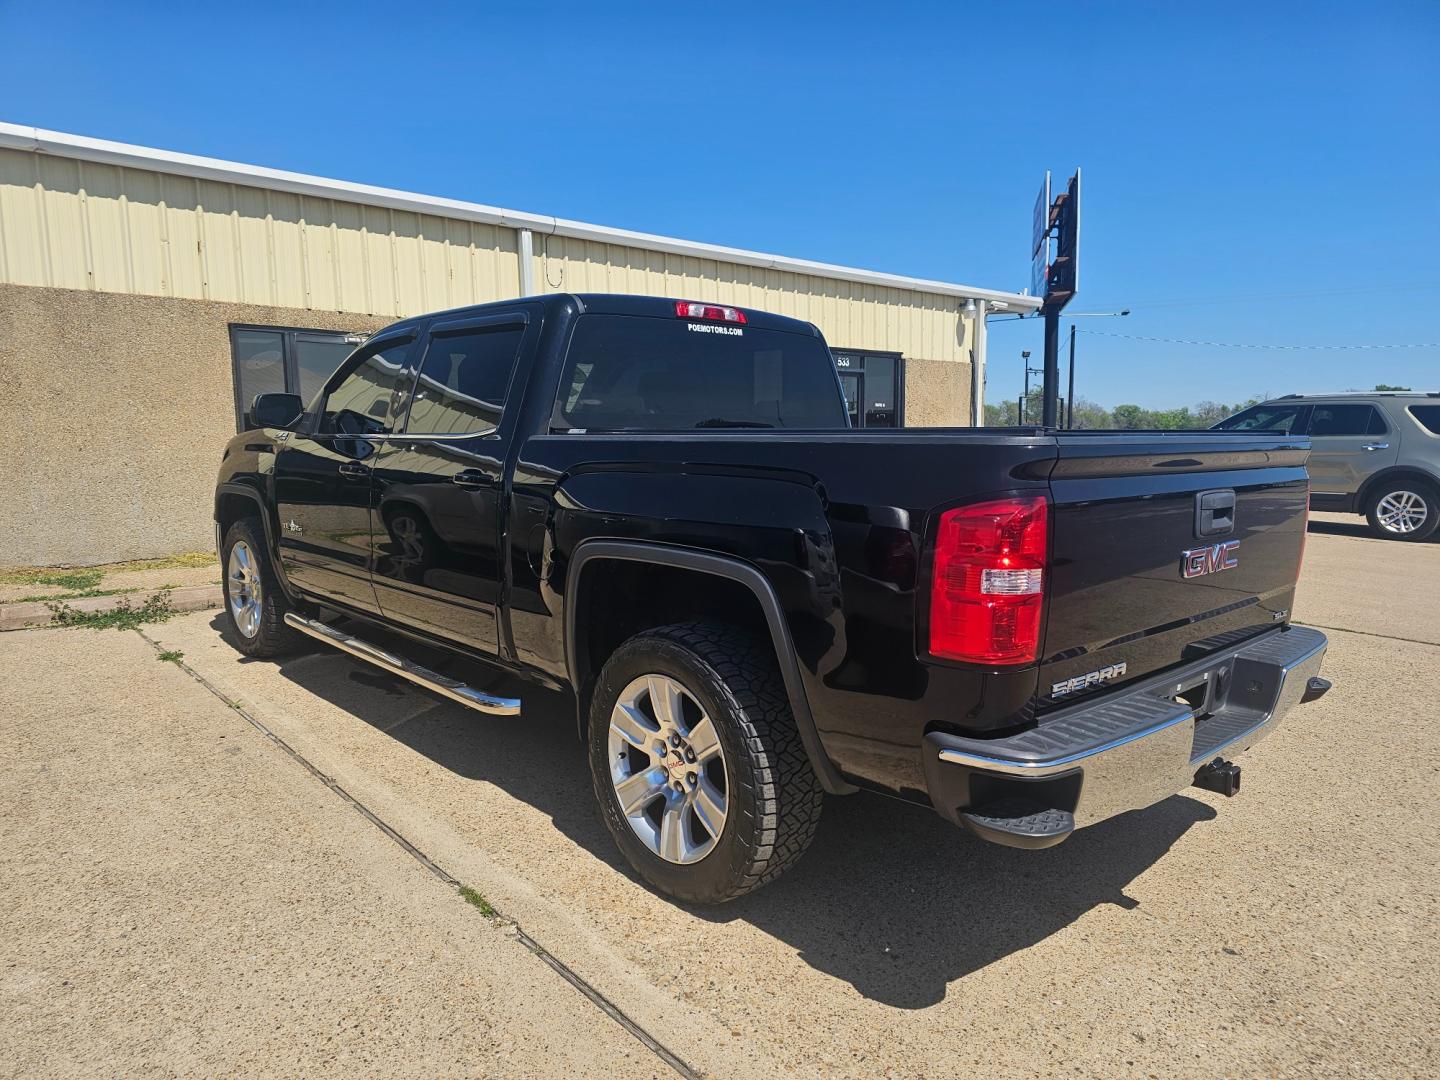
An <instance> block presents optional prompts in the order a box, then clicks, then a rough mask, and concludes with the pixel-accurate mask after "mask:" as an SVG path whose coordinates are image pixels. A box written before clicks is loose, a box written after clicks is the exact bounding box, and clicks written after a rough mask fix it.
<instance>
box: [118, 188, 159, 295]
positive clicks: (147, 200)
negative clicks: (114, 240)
mask: <svg viewBox="0 0 1440 1080" xmlns="http://www.w3.org/2000/svg"><path fill="white" fill-rule="evenodd" d="M121 183H122V184H123V185H124V196H125V231H126V233H127V234H128V236H129V238H130V276H131V279H132V280H133V281H134V282H135V291H136V292H138V293H144V294H146V295H150V296H168V295H169V293H170V273H169V267H168V266H167V264H166V259H165V245H164V243H163V237H164V232H165V224H164V215H163V214H162V213H161V212H160V193H161V184H160V174H159V173H147V172H141V171H140V170H138V169H126V170H125V171H124V173H123V174H122V176H121Z"/></svg>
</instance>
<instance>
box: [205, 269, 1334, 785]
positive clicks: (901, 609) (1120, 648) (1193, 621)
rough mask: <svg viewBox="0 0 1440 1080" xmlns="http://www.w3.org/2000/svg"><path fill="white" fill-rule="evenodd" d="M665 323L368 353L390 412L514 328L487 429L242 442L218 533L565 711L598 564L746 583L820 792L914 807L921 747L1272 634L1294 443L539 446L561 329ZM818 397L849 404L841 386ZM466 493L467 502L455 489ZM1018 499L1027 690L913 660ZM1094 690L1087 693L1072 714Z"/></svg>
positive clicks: (768, 434)
mask: <svg viewBox="0 0 1440 1080" xmlns="http://www.w3.org/2000/svg"><path fill="white" fill-rule="evenodd" d="M673 303H674V302H673V301H665V300H656V299H650V298H642V297H608V296H570V295H558V296H550V297H545V298H541V299H527V300H523V301H516V302H513V303H502V304H493V305H485V306H482V307H479V308H473V309H466V310H465V311H462V312H447V313H442V314H439V315H433V316H428V317H426V318H422V319H417V320H408V321H407V322H405V323H402V324H397V326H396V327H393V328H390V329H387V330H386V331H382V335H380V336H384V337H391V336H398V337H401V338H403V337H405V336H406V335H411V336H413V339H414V343H413V345H412V346H411V347H409V351H408V352H406V353H405V354H404V355H405V357H406V359H405V363H406V365H407V370H406V371H405V372H404V373H402V374H403V378H402V379H401V380H400V381H401V383H402V384H405V383H406V380H410V381H411V382H413V380H414V378H415V375H414V371H413V368H414V365H415V364H416V363H417V357H418V356H419V355H420V353H421V351H422V350H421V343H423V342H424V340H425V339H426V337H427V334H429V333H430V331H431V328H432V326H433V325H435V324H437V323H440V322H454V321H457V320H464V319H475V318H480V319H483V318H487V317H494V316H506V317H510V316H514V315H515V314H516V313H521V314H523V315H524V318H525V327H526V329H525V332H524V339H523V346H522V348H521V351H520V353H519V356H518V359H517V362H516V365H515V373H514V376H513V379H512V382H511V386H510V391H509V395H508V399H507V401H506V404H505V409H504V411H503V414H502V415H501V417H500V420H499V423H498V426H497V427H496V429H495V430H494V431H492V432H489V433H487V434H484V435H476V436H469V437H458V438H441V437H433V436H432V437H421V438H410V437H407V436H406V435H404V434H403V433H400V434H393V433H392V434H382V435H379V436H375V437H368V438H359V437H353V436H352V437H348V438H343V439H341V438H333V437H330V438H325V437H320V436H319V435H318V434H317V433H316V427H315V425H316V423H317V421H316V418H315V417H314V416H307V417H306V418H305V419H303V420H302V421H301V422H300V423H299V424H298V425H297V426H296V429H295V430H294V431H278V430H273V429H267V430H264V431H250V432H245V433H242V434H241V435H239V436H237V437H236V438H235V439H234V440H233V441H232V442H231V443H230V445H229V447H228V448H227V451H226V454H225V458H224V462H223V465H222V469H221V474H220V486H219V488H218V489H217V506H216V516H217V520H218V521H220V522H222V523H223V522H224V521H226V520H227V515H228V516H229V517H230V518H233V516H234V513H235V510H234V507H235V506H237V505H239V504H238V503H236V502H231V501H229V500H241V501H243V502H244V503H245V504H246V505H248V506H250V507H251V508H252V510H253V507H254V505H256V504H258V505H259V506H260V507H261V508H262V509H263V511H264V520H265V525H266V532H267V536H268V537H269V538H270V540H271V542H272V544H273V545H274V552H273V554H274V555H275V558H276V560H277V563H278V565H279V567H280V568H281V570H282V572H283V576H284V580H285V587H286V590H287V592H288V593H290V594H291V595H293V596H295V597H296V598H297V599H300V598H303V599H308V600H311V601H318V602H323V603H325V604H326V605H328V606H335V607H338V608H341V609H343V610H346V611H348V612H350V613H352V614H355V615H359V616H362V617H368V618H372V619H377V620H380V621H383V622H384V623H386V624H387V625H391V626H394V627H396V628H397V629H400V630H402V631H404V632H407V633H411V634H414V635H417V636H419V637H421V638H423V639H425V640H427V641H433V642H437V643H442V644H445V645H447V646H449V647H451V648H454V649H456V650H458V651H460V652H462V653H464V654H466V655H469V656H473V657H479V658H482V659H485V660H488V661H491V662H493V663H497V664H500V665H501V666H503V667H506V668H508V669H510V670H512V671H515V672H518V673H521V674H524V675H526V676H528V677H531V678H535V679H538V680H540V681H542V682H544V683H546V684H549V685H556V686H562V687H569V688H571V689H573V690H574V691H575V693H576V695H577V697H578V698H580V699H581V701H582V704H583V698H584V694H585V692H586V690H587V680H588V679H589V678H591V677H593V675H594V672H593V671H591V670H587V666H586V664H587V661H586V660H585V655H586V650H585V649H584V647H583V642H581V641H578V640H577V639H580V638H583V637H584V636H585V635H586V634H590V633H594V632H596V628H597V627H600V626H603V625H604V623H605V622H606V620H608V619H611V618H613V617H614V616H615V613H614V612H613V611H607V610H590V609H587V608H586V607H585V606H583V605H584V603H585V600H584V598H585V596H586V595H587V594H586V591H585V578H586V575H589V574H603V573H606V572H607V570H606V567H607V564H608V565H611V566H613V565H614V563H613V561H611V560H614V559H625V560H629V561H632V562H633V561H635V560H636V559H637V558H638V555H637V551H638V550H640V549H638V548H637V547H636V545H655V546H656V548H655V550H656V552H657V555H656V559H655V561H656V562H657V564H658V563H661V562H663V561H664V559H663V557H662V556H661V554H660V552H662V550H663V552H689V553H693V554H694V555H697V556H703V557H707V558H711V559H713V560H715V561H714V562H712V563H709V564H706V565H708V566H709V569H708V570H705V569H697V570H696V571H695V572H697V573H715V574H719V575H720V576H725V573H724V571H725V567H726V565H729V566H731V567H740V568H741V569H742V570H743V572H741V573H731V574H730V575H729V576H730V577H731V578H732V579H733V580H735V581H736V582H737V583H738V584H740V585H742V586H743V587H744V588H746V589H747V590H749V591H750V593H752V594H753V593H754V592H755V591H756V590H755V588H754V587H755V584H756V582H755V580H754V579H753V578H752V577H750V576H749V575H758V578H759V579H760V580H761V581H763V583H764V586H765V589H764V590H763V591H766V592H768V594H769V595H770V596H772V597H773V610H770V609H768V608H767V610H766V615H767V619H769V625H770V628H771V632H772V637H773V638H774V640H775V645H776V648H777V654H778V655H780V656H781V657H782V660H781V666H782V671H783V672H784V673H785V674H786V676H787V689H789V690H790V692H791V698H792V703H794V704H795V705H796V706H797V708H796V712H797V722H799V723H801V725H802V733H805V734H806V740H807V743H806V744H807V749H808V750H809V751H810V753H811V757H812V760H813V761H814V763H815V766H816V770H817V772H818V773H819V774H820V775H821V777H822V779H823V780H824V781H825V782H826V786H827V787H828V788H830V789H831V790H832V791H840V790H847V789H849V788H850V786H851V785H859V786H864V787H868V788H872V789H875V790H879V791H882V792H886V793H889V794H893V795H898V796H901V797H904V798H909V799H913V800H917V801H928V799H929V796H928V794H927V788H928V784H929V782H928V781H927V776H926V772H927V768H928V767H929V766H928V765H927V763H926V761H925V760H924V759H923V758H924V753H925V746H926V741H925V740H926V736H927V734H929V733H931V732H938V733H941V734H948V735H953V736H956V737H960V738H967V739H975V738H981V739H983V738H992V737H1005V736H1010V735H1013V734H1015V733H1017V732H1022V731H1024V730H1026V729H1027V728H1030V727H1033V726H1034V725H1035V724H1036V723H1037V721H1038V720H1040V719H1042V718H1043V716H1044V715H1045V714H1046V712H1047V711H1048V710H1051V709H1054V708H1056V707H1058V702H1057V700H1056V699H1055V698H1053V697H1052V696H1051V694H1050V690H1051V687H1052V686H1053V684H1055V683H1060V682H1064V681H1067V680H1070V679H1072V678H1073V677H1075V676H1077V675H1083V674H1085V673H1087V672H1091V671H1093V670H1095V669H1096V668H1101V667H1106V666H1113V665H1115V664H1117V663H1121V662H1123V663H1124V664H1125V665H1126V675H1125V676H1124V678H1123V679H1120V680H1116V682H1117V683H1118V682H1123V681H1128V680H1131V679H1135V678H1140V677H1143V676H1149V675H1153V674H1154V673H1156V672H1158V671H1161V670H1164V669H1165V668H1167V667H1169V666H1177V665H1180V664H1182V663H1184V662H1189V661H1192V660H1194V659H1196V658H1197V657H1198V656H1202V655H1203V654H1204V651H1205V650H1206V649H1207V648H1213V647H1217V646H1216V645H1215V643H1216V642H1224V643H1226V644H1227V645H1233V644H1235V643H1236V642H1239V641H1242V640H1244V639H1246V638H1248V637H1250V636H1253V635H1258V634H1261V633H1263V632H1265V631H1269V630H1273V629H1274V628H1275V627H1277V626H1282V625H1284V624H1286V623H1287V622H1288V613H1289V609H1290V607H1291V600H1292V594H1293V587H1294V580H1295V575H1296V569H1297V566H1298V559H1299V554H1300V550H1301V543H1302V538H1303V528H1304V505H1305V496H1306V480H1305V470H1304V462H1305V457H1306V454H1307V452H1308V445H1307V442H1306V440H1305V439H1303V438H1296V437H1289V436H1281V435H1275V434H1255V433H1248V432H1247V433H1232V432H1206V433H1169V434H1167V433H1124V434H1121V433H1112V432H1105V433H1092V434H1088V435H1086V434H1080V433H1059V434H1057V433H1055V432H1047V431H1044V430H1040V429H1005V430H1000V429H980V430H976V429H953V430H950V429H910V430H904V429H901V430H884V429H861V430H841V429H826V430H810V431H797V430H793V429H775V430H757V429H747V428H733V429H724V428H716V429H706V430H703V431H694V432H689V431H686V432H658V433H657V432H644V431H616V432H602V431H594V430H587V431H583V432H580V431H567V430H560V429H557V427H556V425H555V423H554V417H555V410H556V400H557V393H558V392H559V385H558V384H559V380H560V377H561V370H562V367H563V365H564V363H565V359H566V350H567V347H568V343H569V341H570V337H571V334H572V332H573V330H574V327H575V324H576V322H577V320H578V319H579V318H581V317H583V316H584V315H585V314H586V313H597V312H603V313H609V314H617V315H624V316H627V317H635V318H637V319H659V318H674V310H673ZM746 314H747V316H748V317H749V320H750V321H749V324H748V325H749V326H750V327H754V328H757V329H766V330H773V331H777V332H783V333H786V334H797V335H809V336H815V337H818V331H816V330H815V328H814V327H812V326H810V325H809V324H806V323H800V322H797V321H795V320H791V319H785V318H783V317H780V316H774V315H767V314H765V313H763V312H751V311H749V310H748V309H747V312H746ZM372 340H373V339H372ZM362 348H363V347H362ZM342 370H343V369H342ZM403 393H404V392H403V391H398V392H397V397H396V400H397V402H398V401H399V399H400V397H401V396H403ZM835 394H836V399H837V402H840V396H839V388H838V382H837V385H836V391H835ZM840 408H841V410H843V403H841V404H840ZM843 423H844V420H843V416H842V419H841V421H840V424H843ZM838 427H839V425H837V428H838ZM277 466H278V470H277ZM342 466H360V468H352V469H350V470H349V471H351V472H353V473H355V474H356V475H357V476H358V475H359V473H360V471H361V469H363V470H365V471H367V473H368V476H369V478H368V480H363V481H362V480H346V479H345V478H344V477H343V476H341V475H340V474H339V472H338V470H340V469H341V467H342ZM461 473H465V474H466V476H469V477H470V478H471V479H472V480H473V483H471V482H467V483H465V484H464V485H459V484H457V483H456V481H455V478H456V476H457V475H458V474H461ZM1216 489H1224V490H1231V491H1233V492H1234V493H1235V500H1236V526H1235V533H1234V536H1233V537H1226V539H1239V541H1240V548H1239V552H1240V555H1239V562H1238V565H1237V566H1236V568H1235V569H1231V570H1227V571H1226V572H1224V573H1217V574H1214V575H1213V576H1210V577H1201V578H1198V579H1196V580H1188V579H1184V578H1182V577H1181V576H1180V574H1179V572H1178V566H1179V562H1180V560H1181V553H1182V551H1183V550H1185V549H1188V548H1192V547H1196V546H1197V545H1199V544H1200V543H1202V541H1200V540H1197V539H1196V538H1195V536H1194V534H1193V529H1192V525H1191V522H1192V520H1193V517H1194V513H1195V505H1196V504H1195V498H1196V495H1197V494H1198V493H1201V492H1205V491H1211V490H1216ZM1017 493H1019V494H1025V493H1033V494H1038V495H1042V496H1045V497H1047V498H1049V499H1050V500H1051V505H1052V507H1053V528H1052V533H1051V536H1052V544H1053V550H1052V553H1051V561H1050V564H1049V565H1050V569H1049V570H1047V574H1049V575H1050V578H1049V583H1048V588H1047V594H1046V615H1045V618H1046V626H1045V630H1044V637H1043V649H1042V653H1041V657H1040V661H1039V663H1033V664H1024V665H1018V666H1012V667H985V666H980V665H974V664H966V663H958V662H950V661H943V660H937V659H935V658H933V657H931V656H929V655H928V654H927V652H926V646H925V626H926V621H925V620H926V611H927V604H928V600H927V596H928V581H929V571H930V558H931V546H932V544H933V540H934V533H935V528H936V519H937V515H938V514H939V513H940V512H941V511H942V510H944V509H945V508H947V507H949V506H953V505H956V504H959V503H965V502H973V501H977V500H982V499H989V498H997V497H1002V496H1005V495H1012V494H1017ZM405 514H409V515H411V517H412V518H413V519H419V518H422V517H423V519H424V528H425V529H427V530H428V532H427V533H426V536H427V537H430V538H431V539H433V543H432V545H431V546H432V548H433V549H434V550H435V552H436V554H435V555H434V556H433V558H432V557H427V560H426V561H425V562H424V564H423V565H414V564H413V560H412V561H411V563H409V564H407V563H406V562H405V560H404V559H403V558H402V557H401V555H402V552H401V550H400V547H399V545H398V544H397V542H396V541H395V524H394V523H395V521H396V520H397V517H403V516H404V515H405ZM322 519H323V520H322ZM592 545H600V546H598V547H595V546H592ZM604 545H612V546H611V547H609V548H607V547H606V546H604ZM613 545H628V546H626V547H624V548H623V549H622V548H618V547H614V546H613ZM587 549H588V550H589V551H590V552H591V553H592V554H590V555H588V556H587V555H585V552H586V551H587ZM680 561H681V562H683V561H684V560H683V559H682V560H680ZM653 600H654V598H653V597H648V596H636V597H634V598H633V601H634V603H635V604H636V605H645V604H647V603H650V602H652V601H653ZM757 602H758V601H757ZM767 603H768V601H767ZM761 606H762V607H765V604H762V605H761ZM771 616H774V617H778V619H779V620H781V625H780V626H779V627H776V626H775V625H774V620H773V618H770V617H771ZM781 631H783V633H781ZM1113 690H1114V685H1111V684H1109V683H1107V684H1105V685H1097V686H1095V687H1093V688H1090V689H1087V690H1085V691H1082V692H1081V696H1078V697H1074V698H1070V699H1068V700H1066V701H1065V702H1064V703H1063V704H1064V705H1067V706H1068V705H1071V704H1073V703H1074V702H1077V701H1080V700H1083V699H1084V697H1085V696H1086V695H1089V696H1092V697H1093V696H1098V695H1103V694H1104V693H1107V692H1110V691H1113ZM802 710H803V714H804V715H803V716H802ZM807 717H808V718H807ZM812 723H813V731H810V732H806V731H805V727H806V726H807V725H809V724H812Z"/></svg>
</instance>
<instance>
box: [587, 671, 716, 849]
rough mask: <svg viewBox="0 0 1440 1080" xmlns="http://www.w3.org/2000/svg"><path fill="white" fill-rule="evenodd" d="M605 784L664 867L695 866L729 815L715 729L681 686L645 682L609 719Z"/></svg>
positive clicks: (629, 691) (656, 679)
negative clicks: (608, 780)
mask: <svg viewBox="0 0 1440 1080" xmlns="http://www.w3.org/2000/svg"><path fill="white" fill-rule="evenodd" d="M609 741H610V780H611V783H612V784H613V785H614V787H615V797H616V799H617V800H618V802H619V804H620V808H621V811H622V812H623V813H624V815H625V819H626V820H627V821H628V822H629V823H630V828H631V829H633V830H634V832H635V835H636V836H638V837H639V838H640V840H641V841H642V842H643V843H644V844H645V846H646V847H648V848H649V849H650V850H651V851H652V852H654V853H655V854H656V855H659V856H660V857H661V858H662V859H664V860H665V861H666V862H672V863H681V864H684V863H694V862H699V861H700V860H701V859H703V858H704V857H705V856H706V855H708V854H710V852H711V851H712V850H713V849H714V847H715V844H716V842H717V841H718V840H719V839H720V834H721V832H722V831H723V830H724V828H725V818H726V815H727V813H728V808H729V797H728V791H729V789H728V785H727V776H726V772H725V754H724V750H723V748H722V747H721V745H720V737H719V733H718V732H717V731H716V730H715V724H714V722H713V721H712V720H711V719H710V717H709V716H707V715H706V713H705V710H704V709H703V708H701V706H700V703H699V701H697V700H696V699H695V697H694V695H692V694H691V693H690V692H689V691H688V690H686V689H685V687H684V686H683V685H681V684H680V683H679V682H677V681H676V680H675V679H672V678H670V677H669V676H668V675H643V676H641V677H640V678H638V679H636V680H634V681H633V682H631V683H630V685H629V686H627V687H625V689H624V690H623V691H621V693H620V697H619V698H618V699H617V700H616V702H615V707H614V709H612V710H611V713H610V736H609Z"/></svg>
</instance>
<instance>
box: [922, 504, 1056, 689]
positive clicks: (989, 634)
mask: <svg viewBox="0 0 1440 1080" xmlns="http://www.w3.org/2000/svg"><path fill="white" fill-rule="evenodd" d="M1049 521H1050V516H1049V510H1048V508H1047V506H1046V503H1045V498H1044V496H1041V495H1027V496H1021V497H1016V498H1013V499H997V500H995V501H994V502H983V503H974V504H972V505H970V506H957V507H956V508H955V509H953V510H946V511H945V512H944V513H943V514H941V515H940V529H939V532H938V533H937V534H936V536H935V561H934V568H933V570H932V571H931V575H930V653H931V654H932V655H934V656H939V657H943V658H945V659H947V660H968V661H970V662H971V663H976V664H1028V663H1031V662H1032V661H1034V659H1035V658H1036V656H1037V655H1038V654H1039V651H1040V613H1041V608H1042V606H1043V605H1044V602H1045V554H1046V551H1047V549H1048V546H1049Z"/></svg>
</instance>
